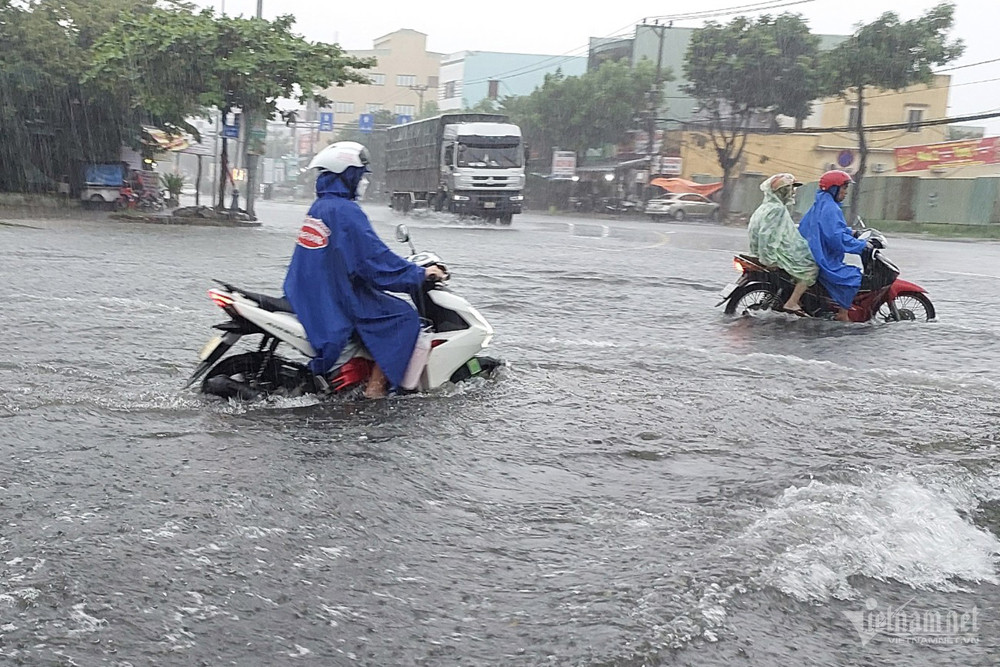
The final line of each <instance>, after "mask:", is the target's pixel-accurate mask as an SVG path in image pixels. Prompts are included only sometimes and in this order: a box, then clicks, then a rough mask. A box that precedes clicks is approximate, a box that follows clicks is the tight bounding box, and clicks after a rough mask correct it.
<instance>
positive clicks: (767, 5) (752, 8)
mask: <svg viewBox="0 0 1000 667" xmlns="http://www.w3.org/2000/svg"><path fill="white" fill-rule="evenodd" d="M811 2H815V0H766V1H765V2H758V3H755V4H751V5H740V6H736V7H726V8H721V9H707V10H704V11H700V12H689V13H687V14H673V15H667V16H651V17H648V18H650V19H654V20H659V21H664V20H666V21H687V20H694V19H706V18H716V17H719V16H729V15H731V14H738V13H740V12H760V11H765V10H768V9H780V8H782V7H790V6H792V5H803V4H808V3H811Z"/></svg>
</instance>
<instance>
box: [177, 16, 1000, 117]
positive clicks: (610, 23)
mask: <svg viewBox="0 0 1000 667" xmlns="http://www.w3.org/2000/svg"><path fill="white" fill-rule="evenodd" d="M195 2H196V4H198V5H201V6H205V7H213V8H214V9H215V10H216V11H221V10H223V9H224V10H225V12H226V14H237V15H239V14H242V15H244V16H252V15H255V14H256V11H257V0H195ZM483 4H487V5H489V6H490V9H489V10H483V9H479V8H478V7H477V4H476V3H472V2H456V1H454V0H452V1H450V2H442V1H440V0H423V1H421V2H414V1H413V0H405V1H404V0H378V1H377V2H373V3H370V4H362V3H354V2H352V3H346V2H331V1H330V0H280V1H278V0H263V13H264V17H265V18H274V17H275V16H277V15H278V14H294V15H295V17H296V19H297V22H296V30H297V31H298V32H299V33H300V34H302V35H304V36H305V37H307V38H309V39H312V40H316V41H325V42H337V43H339V44H340V45H341V46H343V47H344V48H345V49H370V48H372V41H373V40H374V39H375V38H377V37H380V36H382V35H385V34H387V33H390V32H393V31H395V30H398V29H400V28H411V29H413V30H419V31H420V32H423V33H426V34H427V48H428V50H430V51H438V52H440V53H454V52H456V51H476V50H478V51H504V52H511V53H541V54H551V55H564V54H565V55H581V56H585V55H586V54H587V44H588V41H589V39H590V38H591V37H607V36H611V35H618V34H626V33H630V32H631V27H632V26H633V25H634V24H635V23H637V22H640V21H641V20H642V19H643V18H647V17H648V18H652V17H663V16H666V15H667V14H668V13H669V14H671V15H672V16H671V18H673V19H674V25H675V26H687V27H693V28H697V27H700V26H701V25H703V24H704V21H705V19H704V18H697V19H682V18H680V15H681V14H682V12H683V13H686V14H690V13H692V12H699V13H701V12H710V11H713V10H719V13H720V16H719V17H717V18H716V19H715V20H717V21H721V22H726V21H728V20H729V19H730V18H731V17H732V16H736V15H738V14H744V15H758V14H761V13H766V12H770V13H772V14H774V13H780V12H783V11H790V12H795V13H799V14H802V15H803V16H804V17H805V18H806V20H807V21H808V23H809V27H810V29H811V30H812V31H813V32H814V33H824V34H850V33H851V32H853V30H854V27H855V26H856V25H857V24H859V23H867V22H870V21H872V20H874V19H876V18H878V16H879V15H881V14H882V13H883V12H886V11H895V12H897V13H898V14H899V15H900V17H901V18H902V19H903V20H908V19H912V18H916V17H917V16H919V15H920V14H922V13H923V12H924V11H926V10H927V9H928V8H930V7H933V6H934V5H935V4H937V3H936V2H928V1H925V0H907V2H902V1H901V0H893V1H890V0H842V1H836V0H800V1H799V2H795V1H794V0H789V1H785V2H783V1H782V0H775V1H774V2H770V3H763V2H759V1H758V2H752V1H751V0H746V1H744V2H740V1H739V0H728V1H725V0H722V1H720V0H702V2H699V3H684V4H687V6H688V7H691V6H692V5H693V6H694V7H696V9H693V10H688V11H685V10H684V9H682V8H680V7H677V6H678V5H681V6H682V3H667V2H663V0H616V1H614V2H612V3H599V4H597V5H596V8H595V9H590V10H586V9H581V6H580V5H579V4H577V5H575V6H574V5H572V4H569V3H566V2H565V1H553V0H548V1H542V0H531V1H529V0H504V1H503V2H492V3H483ZM584 4H589V3H584ZM778 5H783V6H780V7H778ZM592 6H594V5H592ZM763 6H767V7H771V9H767V10H766V12H765V11H748V10H746V9H740V10H736V9H735V8H738V7H739V8H751V7H763ZM956 6H957V11H956V20H955V27H954V29H953V30H952V36H953V37H959V38H961V39H962V40H964V42H965V46H966V49H965V55H964V56H962V58H961V60H958V61H956V62H955V63H953V64H952V65H951V66H950V67H954V66H956V65H958V66H961V65H973V63H979V62H982V61H986V60H994V59H1000V40H998V26H1000V2H997V0H959V1H958V2H957V3H956ZM672 7H677V8H672ZM949 74H951V75H952V90H951V95H950V98H949V110H948V113H949V115H950V116H961V115H969V114H974V113H978V112H985V111H998V112H1000V60H998V61H997V62H993V63H988V64H983V65H977V66H969V67H963V68H961V69H956V70H953V71H951V72H949ZM971 124H974V125H984V126H986V127H987V128H988V130H987V133H988V134H1000V118H994V119H991V120H988V121H977V122H975V123H971Z"/></svg>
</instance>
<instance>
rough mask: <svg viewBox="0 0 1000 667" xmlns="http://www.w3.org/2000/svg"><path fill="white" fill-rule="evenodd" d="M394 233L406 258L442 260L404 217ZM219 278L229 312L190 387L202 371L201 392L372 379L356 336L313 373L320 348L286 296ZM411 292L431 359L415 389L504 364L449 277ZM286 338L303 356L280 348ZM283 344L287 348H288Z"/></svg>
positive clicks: (284, 391) (217, 295)
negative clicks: (418, 243)
mask: <svg viewBox="0 0 1000 667" xmlns="http://www.w3.org/2000/svg"><path fill="white" fill-rule="evenodd" d="M396 238H397V240H399V241H400V242H402V243H409V244H410V251H411V252H412V253H413V254H412V255H410V256H409V257H408V258H407V259H408V260H409V261H411V262H413V263H414V264H417V265H418V266H422V267H425V268H426V267H428V266H434V265H436V266H439V267H441V268H442V269H444V268H445V267H444V265H443V264H442V263H441V260H440V258H438V256H437V255H435V254H434V253H432V252H421V253H418V252H417V251H416V249H415V248H414V247H413V243H412V242H411V241H410V234H409V231H408V230H407V228H406V226H405V225H399V226H398V227H397V228H396ZM216 282H218V281H216ZM219 285H220V287H218V288H214V289H210V290H209V291H208V296H209V298H210V299H211V300H212V301H213V302H215V304H216V305H218V306H219V307H220V308H222V310H223V311H225V313H226V314H227V315H228V316H229V320H228V321H226V322H222V323H221V324H216V325H215V326H214V327H213V328H215V329H218V330H219V331H220V332H221V334H220V335H218V336H216V337H214V338H212V339H211V340H210V341H209V342H208V343H206V344H205V346H204V347H203V348H202V349H201V352H200V353H199V355H198V357H199V359H200V363H199V364H198V367H197V368H195V370H194V373H192V375H191V378H190V379H189V380H188V383H187V386H188V387H190V386H191V385H193V384H194V383H195V382H197V381H198V380H199V379H200V378H202V377H203V376H204V379H203V380H202V383H201V391H202V392H203V393H206V394H212V395H215V396H221V397H223V398H239V399H242V400H253V399H257V398H262V397H266V396H272V395H276V396H301V395H303V394H334V393H342V392H347V391H350V390H352V389H354V388H356V387H358V386H360V385H362V384H363V383H364V382H365V381H366V380H367V379H368V376H369V375H370V374H371V369H372V366H373V365H374V362H373V361H372V358H371V356H370V355H369V354H368V352H367V350H365V349H364V347H363V346H362V345H361V343H360V341H359V340H358V339H357V338H356V337H355V338H352V340H351V341H350V342H349V343H348V344H347V346H345V348H344V351H343V352H342V353H341V355H340V358H339V359H337V362H336V363H335V364H334V366H333V369H332V370H331V371H330V372H328V373H326V374H325V375H323V376H319V375H315V374H313V373H312V372H311V371H310V370H309V367H308V365H307V363H308V360H309V359H311V358H313V357H315V356H316V351H315V350H314V349H313V347H312V345H310V343H309V340H308V339H307V338H306V332H305V329H304V328H303V327H302V324H301V323H300V322H299V320H298V319H297V318H296V317H295V313H294V312H293V310H292V307H291V304H290V303H289V302H288V301H287V300H286V299H284V298H279V297H272V296H267V295H265V294H258V293H255V292H248V291H247V290H244V289H241V288H239V287H235V286H233V285H230V284H228V283H222V282H219ZM413 300H414V306H415V307H416V309H417V312H418V313H419V314H420V322H421V332H420V337H419V339H418V341H417V348H418V349H421V350H426V351H427V354H426V365H424V366H423V368H422V369H419V368H417V369H415V370H416V372H417V373H419V375H418V376H416V382H415V384H416V386H415V387H414V388H413V389H412V390H410V391H431V390H433V389H437V388H438V387H441V386H442V385H444V384H446V383H448V382H461V381H463V380H467V379H469V378H471V377H477V376H488V375H490V374H492V372H493V371H494V370H495V369H497V368H498V367H500V366H502V365H503V362H502V361H500V360H498V359H495V358H493V357H489V356H485V355H483V354H482V352H483V350H485V349H486V348H487V347H488V346H489V344H490V342H491V341H492V339H493V327H492V326H490V324H489V322H487V321H486V319H485V318H484V317H483V316H482V315H481V314H480V313H479V311H478V310H476V309H475V308H474V307H473V306H472V305H471V304H470V303H469V302H468V301H466V300H465V299H463V298H462V297H460V296H458V295H457V294H454V293H453V292H451V291H450V290H448V289H447V287H445V285H444V283H441V282H430V281H428V282H427V283H425V284H424V286H423V288H422V289H421V290H420V291H419V293H418V294H415V295H413ZM256 335H259V336H261V338H260V341H259V342H258V344H257V349H256V350H253V351H245V352H241V353H239V354H232V355H229V356H226V353H227V352H229V351H230V350H231V349H232V348H233V346H234V345H235V344H236V343H237V342H238V341H239V340H240V339H242V338H244V337H246V336H256ZM282 344H284V345H285V346H286V347H287V348H291V349H292V350H294V351H295V352H297V353H299V354H300V355H302V356H303V357H305V359H304V360H302V361H299V360H295V359H290V358H286V357H285V356H282V355H279V354H278V352H279V346H280V345H282ZM281 352H282V354H285V350H284V349H282V350H281ZM408 370H410V369H408ZM408 374H409V373H408Z"/></svg>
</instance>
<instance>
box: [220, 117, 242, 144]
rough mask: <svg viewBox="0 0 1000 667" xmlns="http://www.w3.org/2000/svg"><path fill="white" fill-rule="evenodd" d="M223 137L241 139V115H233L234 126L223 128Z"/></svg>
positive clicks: (224, 126)
mask: <svg viewBox="0 0 1000 667" xmlns="http://www.w3.org/2000/svg"><path fill="white" fill-rule="evenodd" d="M222 136H224V137H226V138H227V139H239V138H240V114H238V113H235V114H233V124H232V125H226V124H223V126H222Z"/></svg>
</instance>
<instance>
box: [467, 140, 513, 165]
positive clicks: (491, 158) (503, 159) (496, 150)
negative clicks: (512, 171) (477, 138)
mask: <svg viewBox="0 0 1000 667" xmlns="http://www.w3.org/2000/svg"><path fill="white" fill-rule="evenodd" d="M458 166H459V167H486V168H493V169H505V168H508V167H520V166H521V147H520V146H519V145H513V146H504V145H499V146H476V145H475V144H459V145H458Z"/></svg>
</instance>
